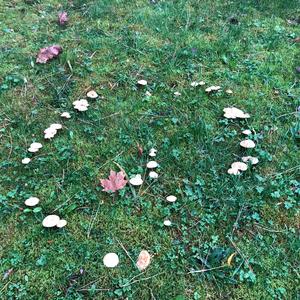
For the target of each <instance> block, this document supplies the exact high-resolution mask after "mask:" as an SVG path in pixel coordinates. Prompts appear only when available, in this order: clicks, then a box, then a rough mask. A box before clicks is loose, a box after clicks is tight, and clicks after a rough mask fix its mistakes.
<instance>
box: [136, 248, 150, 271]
mask: <svg viewBox="0 0 300 300" xmlns="http://www.w3.org/2000/svg"><path fill="white" fill-rule="evenodd" d="M150 260H151V256H150V254H149V252H148V251H147V250H142V251H141V252H140V254H139V257H138V260H137V262H136V266H137V267H138V269H139V270H140V271H143V270H145V269H146V268H147V267H148V266H149V265H150Z"/></svg>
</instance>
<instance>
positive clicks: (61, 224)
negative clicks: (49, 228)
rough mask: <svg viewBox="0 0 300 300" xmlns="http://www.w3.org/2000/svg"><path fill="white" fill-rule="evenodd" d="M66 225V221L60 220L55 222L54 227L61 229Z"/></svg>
mask: <svg viewBox="0 0 300 300" xmlns="http://www.w3.org/2000/svg"><path fill="white" fill-rule="evenodd" d="M66 225H67V221H66V220H64V219H60V220H59V221H58V222H57V224H56V227H58V228H63V227H65V226H66Z"/></svg>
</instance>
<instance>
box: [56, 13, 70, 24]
mask: <svg viewBox="0 0 300 300" xmlns="http://www.w3.org/2000/svg"><path fill="white" fill-rule="evenodd" d="M68 21H69V18H68V13H67V12H66V11H61V12H60V13H58V24H59V25H62V26H63V25H65V24H66V23H67V22H68Z"/></svg>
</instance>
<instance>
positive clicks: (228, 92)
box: [225, 89, 233, 95]
mask: <svg viewBox="0 0 300 300" xmlns="http://www.w3.org/2000/svg"><path fill="white" fill-rule="evenodd" d="M225 93H226V94H228V95H231V94H233V91H232V90H231V89H227V90H226V91H225Z"/></svg>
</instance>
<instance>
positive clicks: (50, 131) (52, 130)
mask: <svg viewBox="0 0 300 300" xmlns="http://www.w3.org/2000/svg"><path fill="white" fill-rule="evenodd" d="M44 133H45V134H53V135H55V134H56V133H57V130H56V129H55V128H53V127H48V128H46V129H45V130H44Z"/></svg>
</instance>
